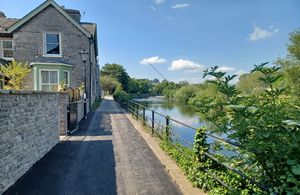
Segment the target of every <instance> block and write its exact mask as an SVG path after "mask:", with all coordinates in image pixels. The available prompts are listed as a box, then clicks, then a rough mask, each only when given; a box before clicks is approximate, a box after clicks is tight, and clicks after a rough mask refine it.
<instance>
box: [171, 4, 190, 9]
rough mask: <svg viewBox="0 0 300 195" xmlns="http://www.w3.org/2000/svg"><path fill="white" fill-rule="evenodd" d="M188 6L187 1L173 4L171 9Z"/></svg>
mask: <svg viewBox="0 0 300 195" xmlns="http://www.w3.org/2000/svg"><path fill="white" fill-rule="evenodd" d="M188 6H190V4H188V3H183V4H176V5H173V6H172V8H173V9H179V8H185V7H188Z"/></svg>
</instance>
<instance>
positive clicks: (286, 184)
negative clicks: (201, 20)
mask: <svg viewBox="0 0 300 195" xmlns="http://www.w3.org/2000/svg"><path fill="white" fill-rule="evenodd" d="M266 64H267V63H263V64H261V65H258V66H255V68H254V69H253V71H252V72H260V73H261V74H262V76H261V77H260V80H261V81H263V82H264V84H265V85H267V88H266V89H265V91H264V92H263V93H262V94H260V95H252V96H247V97H244V96H241V94H240V92H239V91H238V90H237V89H236V87H235V86H234V85H231V84H230V81H231V80H232V79H233V78H234V76H225V75H226V74H225V73H222V72H217V71H216V70H217V67H214V68H211V70H207V71H205V74H204V76H213V77H215V78H216V80H214V81H211V82H212V83H213V84H214V85H215V86H216V87H217V90H218V91H219V92H220V93H222V94H223V95H224V96H225V99H224V100H223V101H220V102H218V103H215V102H212V103H209V104H208V105H207V106H205V107H204V109H203V110H201V111H202V112H203V113H204V114H205V113H206V112H208V111H209V110H216V111H217V112H216V114H215V115H214V118H211V120H210V122H211V123H214V124H215V125H214V126H215V130H216V131H218V132H224V133H227V134H228V137H229V138H231V139H234V140H238V141H239V144H240V145H241V148H242V150H241V151H240V152H241V153H242V154H244V156H243V158H240V159H238V160H239V161H243V162H251V163H253V164H255V163H257V166H256V167H253V168H252V169H249V167H248V168H247V170H248V171H247V170H246V171H247V172H249V170H251V171H250V172H249V174H251V173H252V174H253V172H256V173H258V174H257V175H255V177H256V179H258V180H259V182H260V183H261V184H263V185H266V186H268V187H269V188H270V192H271V193H275V194H299V193H300V180H299V177H300V154H299V152H296V151H299V150H300V145H299V143H300V142H299V141H300V124H299V111H298V108H297V107H295V106H294V105H292V104H290V103H289V102H288V101H287V99H286V97H285V94H284V89H283V88H280V87H279V86H280V85H278V84H277V83H278V82H280V81H281V77H282V72H281V70H280V67H267V66H266ZM200 106H201V105H200ZM251 154H252V155H251ZM253 154H254V155H253ZM249 157H250V158H249ZM237 164H238V163H235V165H237Z"/></svg>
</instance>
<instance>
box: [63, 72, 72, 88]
mask: <svg viewBox="0 0 300 195" xmlns="http://www.w3.org/2000/svg"><path fill="white" fill-rule="evenodd" d="M65 72H66V73H68V81H69V82H68V83H67V86H66V87H70V82H71V81H70V71H67V70H64V71H63V76H65V75H64V74H65ZM63 78H64V77H63Z"/></svg>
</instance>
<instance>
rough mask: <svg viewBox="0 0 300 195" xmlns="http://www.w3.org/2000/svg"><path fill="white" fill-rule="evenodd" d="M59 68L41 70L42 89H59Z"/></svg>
mask: <svg viewBox="0 0 300 195" xmlns="http://www.w3.org/2000/svg"><path fill="white" fill-rule="evenodd" d="M58 72H59V71H58V70H41V81H40V82H41V84H40V90H42V91H58V81H59V78H58Z"/></svg>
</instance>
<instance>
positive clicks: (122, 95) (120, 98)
mask: <svg viewBox="0 0 300 195" xmlns="http://www.w3.org/2000/svg"><path fill="white" fill-rule="evenodd" d="M113 97H114V99H115V100H116V101H117V102H120V103H122V102H124V101H128V100H129V99H130V96H129V95H128V93H126V92H125V91H124V90H123V89H122V87H118V88H117V89H116V91H115V92H114V94H113Z"/></svg>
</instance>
